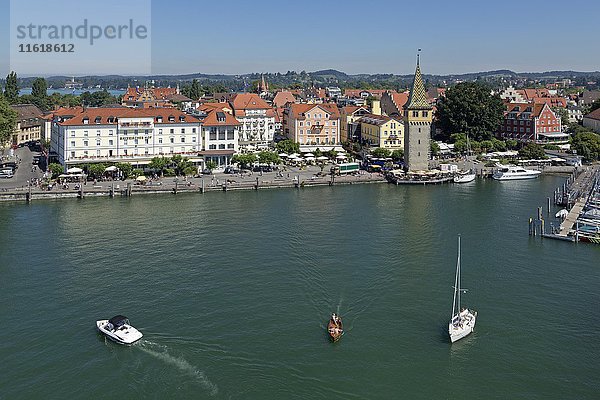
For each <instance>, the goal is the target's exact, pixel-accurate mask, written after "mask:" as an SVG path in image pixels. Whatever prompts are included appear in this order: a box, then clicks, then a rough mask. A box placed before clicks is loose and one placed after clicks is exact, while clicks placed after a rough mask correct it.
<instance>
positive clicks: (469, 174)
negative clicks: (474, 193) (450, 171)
mask: <svg viewBox="0 0 600 400" xmlns="http://www.w3.org/2000/svg"><path fill="white" fill-rule="evenodd" d="M474 180H475V172H473V170H468V171H466V172H463V173H460V174H457V175H455V176H454V183H468V182H473V181H474Z"/></svg>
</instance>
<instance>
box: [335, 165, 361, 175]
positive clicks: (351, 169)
mask: <svg viewBox="0 0 600 400" xmlns="http://www.w3.org/2000/svg"><path fill="white" fill-rule="evenodd" d="M359 170H360V164H359V163H357V162H349V163H342V164H338V165H334V166H333V167H331V173H332V174H335V175H345V174H352V173H357V172H358V171H359Z"/></svg>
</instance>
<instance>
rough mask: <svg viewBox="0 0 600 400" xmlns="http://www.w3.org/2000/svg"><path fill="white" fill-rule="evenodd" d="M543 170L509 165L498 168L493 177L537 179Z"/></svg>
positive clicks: (500, 178) (508, 179)
mask: <svg viewBox="0 0 600 400" xmlns="http://www.w3.org/2000/svg"><path fill="white" fill-rule="evenodd" d="M541 173H542V172H541V171H538V170H535V169H525V168H523V167H515V166H514V165H508V166H505V167H501V168H500V169H499V170H497V171H496V172H495V173H494V175H492V178H494V179H496V180H497V181H514V180H517V179H535V178H537V177H538V176H539V175H540V174H541Z"/></svg>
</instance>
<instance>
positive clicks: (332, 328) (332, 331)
mask: <svg viewBox="0 0 600 400" xmlns="http://www.w3.org/2000/svg"><path fill="white" fill-rule="evenodd" d="M327 333H328V334H329V339H330V340H331V341H332V342H337V341H338V340H340V339H341V338H342V335H343V334H344V326H343V324H342V320H341V319H340V320H339V323H337V324H336V323H335V322H333V320H332V319H330V320H329V323H328V324H327Z"/></svg>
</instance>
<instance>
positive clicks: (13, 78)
mask: <svg viewBox="0 0 600 400" xmlns="http://www.w3.org/2000/svg"><path fill="white" fill-rule="evenodd" d="M4 97H6V100H7V101H8V102H9V103H10V104H16V103H18V102H19V84H18V82H17V73H16V72H15V71H11V72H10V73H9V74H8V75H7V76H6V84H5V85H4Z"/></svg>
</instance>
